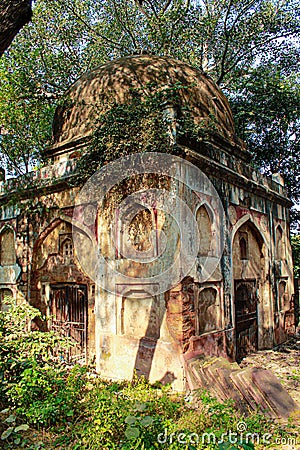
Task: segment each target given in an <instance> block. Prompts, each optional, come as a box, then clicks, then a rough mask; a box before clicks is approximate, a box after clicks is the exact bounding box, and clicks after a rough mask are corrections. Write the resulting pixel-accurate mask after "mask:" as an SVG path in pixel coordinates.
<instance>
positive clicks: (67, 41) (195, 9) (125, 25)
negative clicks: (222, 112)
mask: <svg viewBox="0 0 300 450" xmlns="http://www.w3.org/2000/svg"><path fill="white" fill-rule="evenodd" d="M299 10H300V5H299V3H298V2H296V0H284V1H282V0H229V1H228V0H197V1H193V2H192V1H190V0H143V1H140V0H131V1H127V0H126V1H125V0H104V1H102V2H99V1H97V0H83V1H79V0H53V1H52V2H48V1H46V0H40V1H39V2H37V4H36V5H35V7H34V17H33V22H32V23H30V25H29V26H27V27H26V28H24V29H23V30H22V32H21V33H20V34H19V35H18V36H17V38H16V39H15V41H14V43H13V45H12V46H11V48H10V50H9V52H7V54H6V55H5V56H4V57H2V61H1V60H0V65H1V70H2V74H4V75H2V76H5V77H6V79H7V80H8V81H7V83H6V85H5V86H3V85H2V86H0V97H1V96H2V103H1V101H0V118H1V120H0V123H1V125H2V129H4V130H7V131H9V130H10V131H9V132H6V137H5V139H4V136H3V137H2V143H0V145H1V146H2V152H4V154H5V159H6V160H9V159H10V158H11V160H12V161H14V160H15V158H16V155H15V154H14V153H12V151H11V149H12V148H18V149H19V150H18V155H17V156H18V158H20V157H21V160H22V159H23V160H24V159H27V160H28V161H29V162H28V163H25V162H24V164H23V170H25V171H26V168H29V167H30V166H31V162H30V159H31V156H32V155H35V156H37V157H39V159H40V153H41V149H42V148H43V146H45V141H46V140H47V137H48V138H49V124H50V121H48V120H49V117H50V116H51V112H52V110H53V107H54V103H56V102H57V101H59V99H60V98H61V96H62V94H63V92H64V91H65V89H66V88H67V87H68V86H69V85H70V84H71V83H72V82H74V81H75V80H76V79H77V78H78V77H79V76H80V75H81V74H82V73H84V72H86V71H87V70H89V69H92V68H93V67H95V66H97V65H99V64H101V63H103V62H105V61H107V60H109V59H113V58H116V57H119V56H123V55H128V54H131V53H140V52H142V51H145V50H146V51H148V52H150V53H155V54H159V55H170V56H173V57H175V58H178V59H181V60H183V61H186V62H188V63H190V64H192V65H195V66H197V67H199V68H202V69H203V70H205V71H206V72H207V73H208V74H209V75H211V76H212V77H213V79H214V80H215V81H216V82H217V83H218V84H219V85H220V86H221V87H222V89H223V90H225V93H226V94H227V95H228V97H229V100H230V101H231V103H232V106H233V108H234V112H235V113H236V115H237V119H238V122H237V124H238V127H237V132H238V133H239V132H241V134H242V136H243V137H244V139H245V140H246V141H247V142H248V144H249V148H250V150H251V151H252V152H253V154H254V160H255V163H256V164H257V165H259V166H261V165H262V166H263V170H264V171H266V172H267V173H271V172H273V171H275V170H276V171H278V170H279V171H280V172H281V173H282V174H283V175H284V176H285V178H286V180H287V182H288V184H289V186H290V187H291V189H290V192H291V195H293V196H294V197H295V196H296V195H298V192H297V189H296V188H295V186H296V182H295V180H296V177H297V172H296V170H297V163H296V159H297V152H298V151H299V148H298V143H297V142H298V140H295V139H294V135H293V132H292V130H294V133H296V134H297V133H298V122H297V120H296V114H297V113H298V111H299V110H298V109H297V108H296V110H295V112H293V111H294V109H293V108H294V105H295V101H291V100H292V97H293V95H294V94H295V93H296V97H297V95H298V93H299V89H298V87H297V86H299V79H298V78H297V76H296V75H295V73H296V70H297V69H296V66H297V58H298V56H299V55H298V53H299V34H298V23H299V22H298V21H299ZM272 80H273V81H272ZM271 85H272V86H273V85H274V86H273V87H272V89H270V86H271ZM281 86H284V88H283V89H282V88H281ZM23 90H24V92H23ZM278 93H280V95H281V101H280V105H279V104H278V105H277V97H278ZM297 98H298V97H297ZM20 99H23V100H22V101H23V103H24V104H26V108H28V104H30V105H31V114H30V117H29V118H28V120H27V121H26V127H27V128H28V127H29V128H30V123H33V124H36V123H39V124H40V128H39V130H40V132H39V133H37V134H36V136H33V135H32V140H31V146H30V152H29V154H27V155H24V154H22V150H21V149H22V145H18V146H16V145H15V144H16V142H18V141H20V136H22V139H21V140H22V142H23V141H24V137H25V138H26V133H22V132H21V127H22V122H23V126H24V120H23V119H22V117H21V116H20V117H19V118H18V117H16V116H18V115H19V113H20V108H19V107H18V106H17V107H14V106H13V105H18V102H20ZM266 99H267V101H268V109H269V108H270V107H272V108H273V109H274V111H273V110H272V111H273V112H272V114H271V116H270V117H269V115H268V113H266V107H265V101H266ZM7 103H10V104H11V108H10V109H9V111H8V112H5V113H4V112H3V110H4V109H5V105H6V104H7ZM277 106H278V108H277V110H276V108H275V107H277ZM281 106H283V107H284V110H285V111H286V115H285V116H284V117H283V115H282V114H281V110H280V108H281ZM43 111H44V112H43ZM262 112H264V114H262ZM24 114H25V113H24ZM26 114H27V113H26ZM254 119H255V120H254ZM262 119H263V120H262ZM17 121H18V122H19V123H20V128H16V127H15V126H14V125H13V124H14V123H16V122H17ZM274 126H275V128H273V127H274ZM265 127H267V128H269V129H270V130H271V129H272V131H270V130H269V131H268V133H266V132H265V131H264V128H265ZM35 128H36V126H35V125H34V126H32V127H31V130H35ZM16 130H17V131H16ZM296 134H295V135H296ZM297 139H298V138H297ZM36 140H37V141H38V142H36ZM270 142H271V143H272V145H270ZM4 143H5V148H4V147H3V146H4ZM279 145H283V150H282V151H281V154H280V155H279V154H278V148H279V147H278V146H279ZM274 149H276V152H274ZM286 152H287V153H286ZM20 155H21V156H20ZM286 155H287V156H286ZM279 161H284V164H279ZM18 165H19V162H18ZM10 167H11V169H12V171H14V167H15V164H14V163H12V164H11V166H10ZM292 186H294V187H292Z"/></svg>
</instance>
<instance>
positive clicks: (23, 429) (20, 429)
mask: <svg viewBox="0 0 300 450" xmlns="http://www.w3.org/2000/svg"><path fill="white" fill-rule="evenodd" d="M28 428H29V425H27V423H23V424H22V425H19V426H18V427H16V428H15V432H16V433H18V432H19V431H27V430H28Z"/></svg>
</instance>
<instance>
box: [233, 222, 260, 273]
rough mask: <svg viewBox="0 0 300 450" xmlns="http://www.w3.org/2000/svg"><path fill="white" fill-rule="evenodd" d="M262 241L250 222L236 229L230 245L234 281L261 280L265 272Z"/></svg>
mask: <svg viewBox="0 0 300 450" xmlns="http://www.w3.org/2000/svg"><path fill="white" fill-rule="evenodd" d="M264 253H265V245H264V240H263V238H262V236H261V234H260V232H259V231H258V229H257V228H256V226H255V225H254V224H253V223H252V222H251V221H250V220H248V221H246V222H245V223H244V224H242V225H241V226H240V228H238V230H237V231H236V233H235V235H234V239H233V245H232V261H233V277H234V279H246V278H249V279H256V278H261V277H262V276H263V273H264V271H265V260H264Z"/></svg>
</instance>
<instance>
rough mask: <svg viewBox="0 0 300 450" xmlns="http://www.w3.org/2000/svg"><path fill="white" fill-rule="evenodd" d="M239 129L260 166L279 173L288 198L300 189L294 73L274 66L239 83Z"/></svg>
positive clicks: (235, 100)
mask: <svg viewBox="0 0 300 450" xmlns="http://www.w3.org/2000/svg"><path fill="white" fill-rule="evenodd" d="M231 101H232V106H233V113H234V117H235V119H236V123H237V129H238V130H239V132H240V133H241V134H242V137H243V139H244V140H246V142H247V143H248V146H249V150H251V152H252V154H253V160H254V163H255V164H256V166H257V167H260V168H261V169H262V170H263V172H264V173H266V174H267V175H271V174H272V173H277V172H278V173H280V174H281V175H282V176H283V177H284V179H285V184H286V187H287V189H288V193H289V196H290V197H291V198H293V199H297V198H299V196H300V188H299V173H300V159H299V150H300V147H299V144H300V121H299V117H300V85H299V79H298V76H297V75H295V74H294V73H289V74H284V73H283V70H282V69H280V68H279V67H278V66H277V65H275V64H268V65H266V66H260V67H257V68H255V69H253V70H251V71H249V72H248V74H245V76H244V77H243V79H241V80H240V81H237V82H236V90H235V93H234V94H232V99H231Z"/></svg>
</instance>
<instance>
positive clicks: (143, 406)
mask: <svg viewBox="0 0 300 450" xmlns="http://www.w3.org/2000/svg"><path fill="white" fill-rule="evenodd" d="M146 408H147V405H146V403H141V402H136V403H135V405H134V409H135V410H136V411H145V409H146Z"/></svg>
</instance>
